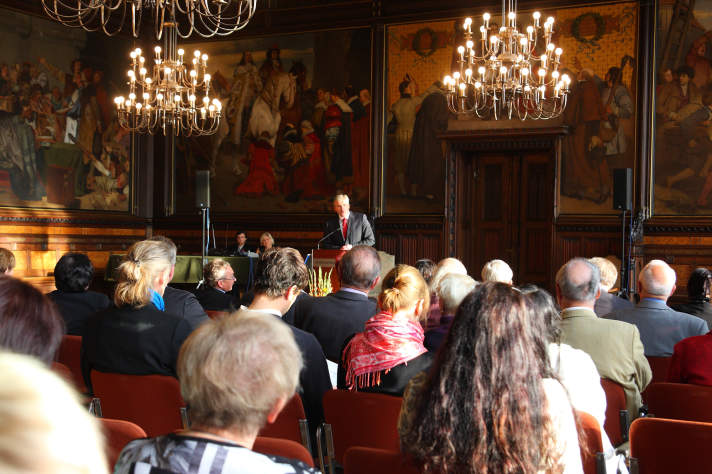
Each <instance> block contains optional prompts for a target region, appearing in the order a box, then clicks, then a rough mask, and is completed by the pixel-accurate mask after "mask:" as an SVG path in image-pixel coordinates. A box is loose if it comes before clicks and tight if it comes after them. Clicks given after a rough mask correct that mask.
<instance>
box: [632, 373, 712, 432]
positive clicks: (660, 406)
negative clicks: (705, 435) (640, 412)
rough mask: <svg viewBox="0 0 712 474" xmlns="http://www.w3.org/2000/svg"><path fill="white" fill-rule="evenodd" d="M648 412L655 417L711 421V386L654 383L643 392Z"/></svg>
mask: <svg viewBox="0 0 712 474" xmlns="http://www.w3.org/2000/svg"><path fill="white" fill-rule="evenodd" d="M645 402H646V403H647V405H648V413H650V414H651V415H654V416H655V417H657V418H672V419H675V420H689V421H702V422H705V423H712V387H704V386H702V385H691V384H683V383H654V384H650V385H648V389H647V390H646V392H645Z"/></svg>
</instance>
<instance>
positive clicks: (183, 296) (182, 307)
mask: <svg viewBox="0 0 712 474" xmlns="http://www.w3.org/2000/svg"><path fill="white" fill-rule="evenodd" d="M163 301H164V303H165V304H166V312H167V313H171V314H175V315H176V316H180V317H181V318H183V319H185V320H186V322H187V323H188V324H189V325H190V327H191V328H192V329H195V328H197V327H198V326H200V325H201V324H202V323H204V322H205V321H207V320H208V319H210V318H208V315H207V314H205V311H204V310H203V307H202V306H200V303H198V300H197V298H196V297H195V295H194V294H193V293H191V292H190V291H185V290H179V289H178V288H173V287H172V286H167V287H166V290H165V291H164V292H163Z"/></svg>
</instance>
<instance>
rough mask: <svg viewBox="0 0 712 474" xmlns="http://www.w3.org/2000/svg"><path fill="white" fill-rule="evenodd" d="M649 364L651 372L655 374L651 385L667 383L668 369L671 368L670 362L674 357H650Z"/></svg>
mask: <svg viewBox="0 0 712 474" xmlns="http://www.w3.org/2000/svg"><path fill="white" fill-rule="evenodd" d="M645 358H646V359H648V364H650V370H652V372H653V379H652V380H651V381H650V383H658V382H666V381H667V374H668V369H669V368H670V361H671V360H672V357H648V356H645Z"/></svg>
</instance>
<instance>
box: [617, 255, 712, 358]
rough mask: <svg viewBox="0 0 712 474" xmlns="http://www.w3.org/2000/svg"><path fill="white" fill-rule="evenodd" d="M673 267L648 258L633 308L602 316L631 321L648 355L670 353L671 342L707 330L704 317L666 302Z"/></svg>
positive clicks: (671, 290)
mask: <svg viewBox="0 0 712 474" xmlns="http://www.w3.org/2000/svg"><path fill="white" fill-rule="evenodd" d="M675 278H676V277H675V270H673V269H672V268H670V266H669V265H668V264H667V263H665V262H663V261H662V260H651V261H650V262H648V264H647V265H646V266H645V267H643V270H642V271H641V272H640V276H639V277H638V293H639V294H640V303H638V305H637V306H636V307H635V308H632V309H629V310H624V311H616V312H614V313H611V314H609V315H607V316H606V318H608V319H615V320H618V321H624V322H627V323H631V324H635V326H636V327H637V328H638V330H639V331H640V338H641V339H642V341H643V346H645V355H646V356H648V357H670V356H671V355H672V353H673V348H674V347H675V344H677V343H678V342H679V341H681V340H683V339H685V338H686V337H692V336H701V335H703V334H707V332H708V331H709V329H708V327H707V323H706V322H705V320H704V319H701V318H698V317H696V316H692V315H689V314H687V313H679V312H677V311H675V310H674V309H672V308H670V307H669V306H668V305H667V300H668V298H669V297H670V296H671V295H672V294H673V293H675Z"/></svg>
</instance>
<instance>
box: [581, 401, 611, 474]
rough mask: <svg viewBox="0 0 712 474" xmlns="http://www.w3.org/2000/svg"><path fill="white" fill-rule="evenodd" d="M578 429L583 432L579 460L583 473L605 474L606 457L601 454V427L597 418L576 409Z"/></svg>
mask: <svg viewBox="0 0 712 474" xmlns="http://www.w3.org/2000/svg"><path fill="white" fill-rule="evenodd" d="M576 415H577V416H578V421H579V429H580V430H582V431H583V432H584V434H585V438H586V444H585V445H584V446H581V461H582V463H583V472H584V474H606V459H605V457H604V455H603V443H602V441H601V427H600V426H599V425H598V420H596V418H594V417H593V416H592V415H589V414H588V413H586V412H583V411H578V410H576Z"/></svg>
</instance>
